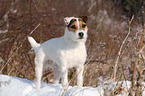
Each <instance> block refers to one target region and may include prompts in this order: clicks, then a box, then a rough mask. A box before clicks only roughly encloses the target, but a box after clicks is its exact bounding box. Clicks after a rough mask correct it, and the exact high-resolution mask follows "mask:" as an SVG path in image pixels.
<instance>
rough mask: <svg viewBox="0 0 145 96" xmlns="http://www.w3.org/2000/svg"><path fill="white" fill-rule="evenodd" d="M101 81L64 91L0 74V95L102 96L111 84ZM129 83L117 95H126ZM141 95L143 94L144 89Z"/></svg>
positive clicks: (54, 86) (58, 87) (144, 95)
mask: <svg viewBox="0 0 145 96" xmlns="http://www.w3.org/2000/svg"><path fill="white" fill-rule="evenodd" d="M108 82H109V81H107V83H108ZM103 83H104V84H103ZM103 83H102V84H100V85H99V86H98V87H96V88H91V87H77V86H74V87H71V86H70V87H69V88H68V89H67V90H66V91H64V90H63V88H62V86H61V85H54V84H47V83H45V82H42V86H41V89H40V90H36V89H35V83H34V81H29V80H27V79H22V78H17V77H11V76H7V75H0V96H104V90H106V89H107V90H109V89H111V88H112V87H111V86H112V85H105V83H106V82H103ZM129 85H130V82H129V81H127V82H126V81H125V82H123V84H122V86H124V88H126V89H125V91H124V92H122V94H120V95H117V96H127V94H128V93H127V89H128V88H129ZM144 85H145V84H144ZM125 86H127V87H128V88H127V87H125ZM143 90H144V89H143ZM108 92H109V91H108ZM108 94H109V93H108ZM142 96H145V91H144V92H143V94H142Z"/></svg>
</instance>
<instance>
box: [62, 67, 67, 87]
mask: <svg viewBox="0 0 145 96" xmlns="http://www.w3.org/2000/svg"><path fill="white" fill-rule="evenodd" d="M60 70H61V80H62V86H63V87H64V89H67V86H68V79H67V76H68V69H67V68H66V66H62V67H61V69H60Z"/></svg>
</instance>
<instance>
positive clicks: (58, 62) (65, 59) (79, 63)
mask: <svg viewBox="0 0 145 96" xmlns="http://www.w3.org/2000/svg"><path fill="white" fill-rule="evenodd" d="M71 19H77V21H78V18H75V17H66V18H64V22H65V24H66V26H67V25H68V24H69V22H70V21H71ZM77 23H79V22H77ZM78 25H79V24H78ZM87 30H88V29H86V30H81V29H80V28H79V29H78V30H76V31H75V32H71V31H69V30H68V28H67V27H66V28H65V32H64V36H62V37H60V38H54V39H50V40H48V41H46V42H44V43H42V44H39V43H37V42H36V41H35V40H34V39H33V38H32V37H30V36H28V40H29V42H30V44H31V46H32V48H33V49H34V51H35V60H34V61H35V74H36V89H40V87H41V78H42V74H43V69H44V68H45V66H46V65H48V66H49V67H50V68H52V70H53V73H54V79H53V82H54V83H55V84H58V83H59V80H60V78H61V80H62V85H63V87H64V88H66V87H67V86H68V79H67V77H68V69H69V68H72V67H75V68H76V72H77V85H78V86H82V85H83V70H84V63H85V61H86V56H87V53H86V46H85V42H86V39H87ZM79 32H83V33H84V37H83V38H82V39H80V38H79V35H78V33H79ZM50 60H51V61H52V63H48V61H50ZM43 67H44V68H43Z"/></svg>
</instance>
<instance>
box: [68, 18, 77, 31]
mask: <svg viewBox="0 0 145 96" xmlns="http://www.w3.org/2000/svg"><path fill="white" fill-rule="evenodd" d="M67 27H68V29H69V30H70V31H73V32H75V31H76V30H78V24H77V20H76V19H72V20H71V21H70V23H69V25H68V26H67Z"/></svg>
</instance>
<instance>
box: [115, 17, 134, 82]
mask: <svg viewBox="0 0 145 96" xmlns="http://www.w3.org/2000/svg"><path fill="white" fill-rule="evenodd" d="M133 19H134V15H133V16H132V19H131V21H130V22H129V32H128V34H127V35H126V37H125V39H124V40H123V42H122V44H121V47H120V49H119V52H118V56H117V59H116V61H115V66H114V82H115V79H116V70H117V65H118V62H119V58H120V55H121V51H122V48H123V45H124V44H125V41H126V40H127V38H128V36H129V34H130V30H131V23H132V20H133Z"/></svg>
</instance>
